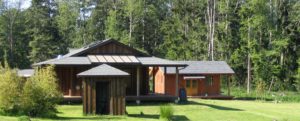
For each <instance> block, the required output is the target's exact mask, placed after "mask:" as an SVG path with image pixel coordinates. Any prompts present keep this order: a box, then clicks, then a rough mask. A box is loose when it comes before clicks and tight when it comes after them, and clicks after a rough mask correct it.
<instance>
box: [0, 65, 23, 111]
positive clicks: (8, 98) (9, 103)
mask: <svg viewBox="0 0 300 121" xmlns="http://www.w3.org/2000/svg"><path fill="white" fill-rule="evenodd" d="M23 85H24V82H22V79H21V78H20V77H19V76H18V75H17V71H16V70H13V69H10V68H9V67H8V65H7V64H5V67H2V65H1V64H0V89H1V90H0V111H4V112H5V113H7V114H15V113H19V112H18V111H19V109H20V108H21V105H20V103H21V102H22V91H23V89H22V88H23Z"/></svg>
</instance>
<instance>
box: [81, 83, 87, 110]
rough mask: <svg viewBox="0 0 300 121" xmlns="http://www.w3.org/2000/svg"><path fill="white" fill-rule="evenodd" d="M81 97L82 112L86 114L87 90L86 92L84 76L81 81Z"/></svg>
mask: <svg viewBox="0 0 300 121" xmlns="http://www.w3.org/2000/svg"><path fill="white" fill-rule="evenodd" d="M82 83H83V98H82V102H83V113H84V114H87V104H86V103H87V100H86V96H87V92H86V79H85V78H84V79H83V81H82Z"/></svg>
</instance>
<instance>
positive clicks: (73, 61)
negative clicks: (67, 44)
mask: <svg viewBox="0 0 300 121" xmlns="http://www.w3.org/2000/svg"><path fill="white" fill-rule="evenodd" d="M50 64H53V65H90V64H91V62H90V60H89V59H88V58H87V57H63V58H60V59H50V60H47V61H43V62H40V63H36V64H33V66H39V65H50Z"/></svg>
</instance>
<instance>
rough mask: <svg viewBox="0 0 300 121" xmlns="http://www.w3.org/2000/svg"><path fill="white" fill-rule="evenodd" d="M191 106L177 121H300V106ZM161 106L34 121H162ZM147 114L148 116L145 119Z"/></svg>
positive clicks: (74, 109)
mask: <svg viewBox="0 0 300 121" xmlns="http://www.w3.org/2000/svg"><path fill="white" fill-rule="evenodd" d="M189 101H190V102H189V104H184V105H173V108H174V110H175V114H174V117H173V120H176V121H177V120H178V121H188V120H190V121H300V103H277V104H275V103H273V102H261V101H238V100H231V101H225V100H200V99H190V100H189ZM159 105H161V104H155V103H147V104H143V105H140V106H136V105H134V104H130V105H128V106H127V108H126V110H127V112H128V115H126V116H83V115H82V106H81V105H61V106H58V111H59V113H58V118H56V119H41V118H34V119H32V120H36V121H38V120H45V121H46V120H47V121H48V120H64V121H65V120H76V121H86V120H120V121H144V120H153V121H154V120H159ZM141 112H143V114H144V115H141ZM0 120H3V121H16V120H18V117H9V116H0Z"/></svg>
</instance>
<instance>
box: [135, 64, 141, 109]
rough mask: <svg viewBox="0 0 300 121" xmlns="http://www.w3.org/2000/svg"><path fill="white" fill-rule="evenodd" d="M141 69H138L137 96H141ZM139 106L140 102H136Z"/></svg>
mask: <svg viewBox="0 0 300 121" xmlns="http://www.w3.org/2000/svg"><path fill="white" fill-rule="evenodd" d="M140 70H141V69H140V67H139V66H138V67H137V68H136V96H137V97H139V96H140V79H141V73H140ZM136 103H137V104H140V100H136Z"/></svg>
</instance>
